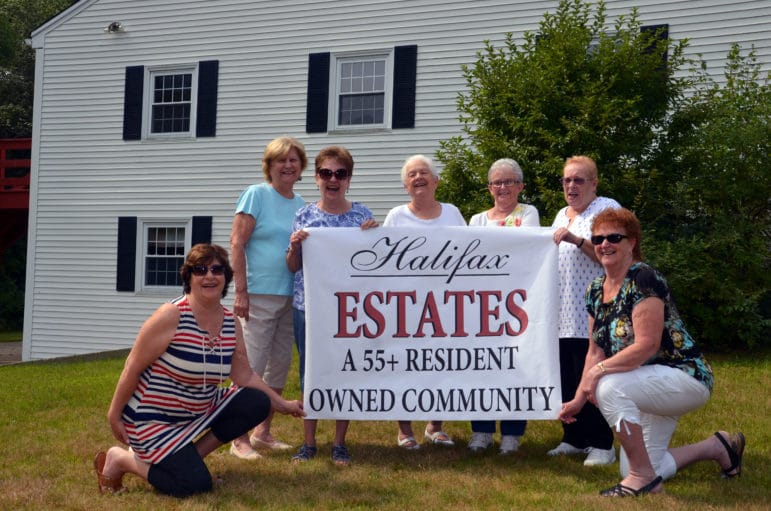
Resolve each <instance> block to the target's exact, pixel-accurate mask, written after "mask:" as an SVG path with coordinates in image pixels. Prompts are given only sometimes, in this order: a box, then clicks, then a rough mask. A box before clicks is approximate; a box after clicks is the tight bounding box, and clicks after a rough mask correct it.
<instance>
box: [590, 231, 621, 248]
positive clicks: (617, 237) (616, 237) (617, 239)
mask: <svg viewBox="0 0 771 511" xmlns="http://www.w3.org/2000/svg"><path fill="white" fill-rule="evenodd" d="M628 237H629V236H627V235H626V234H618V233H613V234H608V235H607V236H599V235H596V236H592V237H591V238H589V239H590V240H591V241H592V245H601V244H602V242H603V241H605V240H608V242H609V243H613V244H614V245H615V244H616V243H621V240H623V239H624V238H628Z"/></svg>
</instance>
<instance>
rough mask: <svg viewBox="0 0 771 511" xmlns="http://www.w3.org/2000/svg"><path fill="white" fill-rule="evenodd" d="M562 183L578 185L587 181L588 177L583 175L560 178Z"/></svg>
mask: <svg viewBox="0 0 771 511" xmlns="http://www.w3.org/2000/svg"><path fill="white" fill-rule="evenodd" d="M560 183H562V184H563V185H564V186H570V184H571V183H575V184H576V185H577V186H581V185H583V184H584V183H586V178H583V177H563V178H562V179H560Z"/></svg>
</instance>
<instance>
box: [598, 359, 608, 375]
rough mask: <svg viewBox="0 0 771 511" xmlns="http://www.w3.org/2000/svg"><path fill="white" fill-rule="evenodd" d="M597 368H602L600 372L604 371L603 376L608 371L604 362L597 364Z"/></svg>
mask: <svg viewBox="0 0 771 511" xmlns="http://www.w3.org/2000/svg"><path fill="white" fill-rule="evenodd" d="M597 367H599V368H600V371H602V374H605V373H606V372H607V371H606V370H605V364H603V363H602V362H597Z"/></svg>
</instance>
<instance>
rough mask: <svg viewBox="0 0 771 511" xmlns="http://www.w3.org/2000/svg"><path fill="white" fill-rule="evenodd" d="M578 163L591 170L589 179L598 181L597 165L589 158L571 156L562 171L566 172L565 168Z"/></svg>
mask: <svg viewBox="0 0 771 511" xmlns="http://www.w3.org/2000/svg"><path fill="white" fill-rule="evenodd" d="M573 163H576V164H578V165H583V166H584V167H586V168H587V169H588V170H589V177H591V178H592V179H597V175H598V172H597V163H595V161H594V160H593V159H591V158H589V157H588V156H583V155H578V156H571V157H570V158H568V159H566V160H565V165H563V166H562V169H563V170H565V167H567V166H568V165H570V164H573Z"/></svg>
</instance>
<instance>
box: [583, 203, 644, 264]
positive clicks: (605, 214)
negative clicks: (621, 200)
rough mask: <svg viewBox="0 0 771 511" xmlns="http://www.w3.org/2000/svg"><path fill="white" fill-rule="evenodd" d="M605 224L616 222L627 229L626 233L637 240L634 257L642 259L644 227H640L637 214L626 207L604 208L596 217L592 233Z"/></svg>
mask: <svg viewBox="0 0 771 511" xmlns="http://www.w3.org/2000/svg"><path fill="white" fill-rule="evenodd" d="M605 224H614V225H618V226H620V227H622V228H623V229H624V230H625V231H626V235H627V236H629V238H631V239H633V240H634V241H635V243H634V248H633V249H632V257H634V259H635V260H636V261H642V258H643V255H642V248H641V247H640V242H641V241H642V229H641V228H640V221H639V220H638V219H637V216H635V214H634V213H632V212H631V211H629V210H628V209H626V208H608V209H603V210H602V211H600V213H598V214H597V216H595V217H594V221H593V222H592V234H594V232H595V230H596V229H597V228H598V227H599V226H601V225H605Z"/></svg>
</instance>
